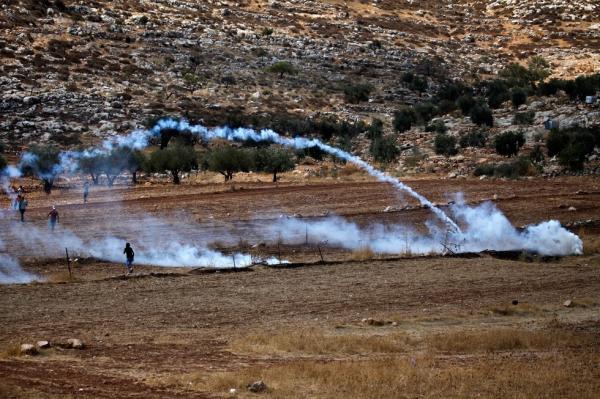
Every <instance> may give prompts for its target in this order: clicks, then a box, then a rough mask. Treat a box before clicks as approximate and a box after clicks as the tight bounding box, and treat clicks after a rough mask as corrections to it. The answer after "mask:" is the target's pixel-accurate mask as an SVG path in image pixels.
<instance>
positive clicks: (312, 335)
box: [231, 330, 415, 355]
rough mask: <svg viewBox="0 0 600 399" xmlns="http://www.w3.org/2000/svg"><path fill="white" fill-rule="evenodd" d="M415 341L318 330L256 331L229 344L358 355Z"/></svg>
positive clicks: (278, 350)
mask: <svg viewBox="0 0 600 399" xmlns="http://www.w3.org/2000/svg"><path fill="white" fill-rule="evenodd" d="M414 344H415V342H414V340H413V339H411V338H410V337H409V336H408V335H407V334H404V333H399V332H391V333H388V334H380V335H357V334H326V333H325V332H322V331H318V330H301V331H286V332H280V333H276V334H268V333H257V334H252V335H249V336H246V337H244V338H243V339H238V340H236V341H234V342H233V343H232V344H231V348H232V349H233V350H234V351H237V352H254V353H263V354H278V353H279V354H281V353H293V354H310V355H360V354H373V353H398V352H404V351H406V350H407V349H409V348H411V347H412V346H413V345H414Z"/></svg>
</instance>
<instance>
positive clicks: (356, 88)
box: [344, 83, 374, 104]
mask: <svg viewBox="0 0 600 399" xmlns="http://www.w3.org/2000/svg"><path fill="white" fill-rule="evenodd" d="M373 89H374V87H373V86H372V85H370V84H369V83H357V84H349V85H345V86H344V96H345V98H346V101H347V102H349V103H351V104H358V103H359V102H362V101H368V100H369V94H371V92H372V91H373Z"/></svg>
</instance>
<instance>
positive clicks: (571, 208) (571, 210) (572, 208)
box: [568, 206, 577, 212]
mask: <svg viewBox="0 0 600 399" xmlns="http://www.w3.org/2000/svg"><path fill="white" fill-rule="evenodd" d="M576 210H577V208H575V207H574V206H570V207H569V209H568V211H569V212H574V211H576Z"/></svg>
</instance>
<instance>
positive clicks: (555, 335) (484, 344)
mask: <svg viewBox="0 0 600 399" xmlns="http://www.w3.org/2000/svg"><path fill="white" fill-rule="evenodd" d="M588 343H589V339H588V336H586V335H582V334H573V333H568V332H562V331H548V330H544V331H529V330H518V329H508V328H507V329H494V330H487V331H476V332H468V331H457V332H451V333H445V334H434V335H431V336H429V337H427V338H426V344H427V346H428V347H429V348H431V349H435V350H438V351H442V352H460V353H473V352H497V351H511V350H553V349H563V348H566V347H580V346H583V345H586V344H588Z"/></svg>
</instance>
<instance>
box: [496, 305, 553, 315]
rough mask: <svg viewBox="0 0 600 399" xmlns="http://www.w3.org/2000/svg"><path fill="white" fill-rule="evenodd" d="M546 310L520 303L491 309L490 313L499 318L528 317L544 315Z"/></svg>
mask: <svg viewBox="0 0 600 399" xmlns="http://www.w3.org/2000/svg"><path fill="white" fill-rule="evenodd" d="M543 312H544V310H543V309H541V308H540V307H538V306H536V305H531V304H527V303H519V304H518V305H504V306H495V307H492V308H490V313H492V314H495V315H499V316H528V315H535V314H540V313H543Z"/></svg>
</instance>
